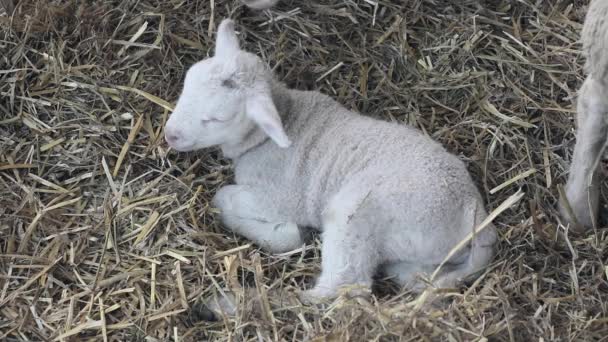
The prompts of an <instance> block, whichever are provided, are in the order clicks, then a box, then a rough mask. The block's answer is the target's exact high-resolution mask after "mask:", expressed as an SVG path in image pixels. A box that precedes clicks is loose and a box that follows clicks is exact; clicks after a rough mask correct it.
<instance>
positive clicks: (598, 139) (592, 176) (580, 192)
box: [560, 76, 608, 227]
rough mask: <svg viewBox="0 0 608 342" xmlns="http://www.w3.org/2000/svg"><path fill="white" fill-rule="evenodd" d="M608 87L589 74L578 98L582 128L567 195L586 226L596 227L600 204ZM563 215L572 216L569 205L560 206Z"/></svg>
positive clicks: (569, 220)
mask: <svg viewBox="0 0 608 342" xmlns="http://www.w3.org/2000/svg"><path fill="white" fill-rule="evenodd" d="M607 94H608V87H606V86H605V85H604V84H602V83H601V82H598V81H596V80H594V79H593V78H592V76H589V77H587V79H586V80H585V83H584V84H583V86H582V87H581V90H580V94H579V99H578V108H577V111H578V116H577V122H578V128H577V133H576V145H575V147H574V156H573V158H572V164H571V166H570V175H569V177H568V183H567V184H566V197H567V199H568V202H569V204H570V206H571V208H572V213H573V214H574V216H575V218H576V220H577V221H578V222H579V223H580V224H582V225H584V226H585V227H591V226H593V222H594V221H596V219H597V214H598V206H599V203H598V202H599V191H600V189H599V188H600V179H599V174H598V164H599V160H600V159H601V158H602V155H601V154H602V151H603V149H604V146H605V145H606V139H607V136H608V101H607V99H606V95H607ZM560 212H561V214H562V217H564V219H566V220H567V221H568V222H572V221H573V220H572V218H571V217H570V214H569V212H568V210H566V208H565V206H563V205H562V206H561V207H560Z"/></svg>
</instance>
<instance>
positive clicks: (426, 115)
mask: <svg viewBox="0 0 608 342" xmlns="http://www.w3.org/2000/svg"><path fill="white" fill-rule="evenodd" d="M9 2H10V1H8V0H4V1H3V3H9ZM15 2H16V1H15ZM319 2H321V1H304V0H284V1H283V2H282V4H280V5H279V6H278V7H277V8H275V9H274V10H272V11H270V12H255V11H251V10H249V9H246V8H244V7H243V6H241V5H240V3H238V2H237V1H235V0H227V1H220V0H215V1H214V0H201V1H193V0H192V1H191V0H186V1H183V0H170V1H161V0H137V1H136V0H128V1H118V0H115V1H109V0H106V1H76V0H72V1H52V0H28V1H20V2H19V4H17V5H16V6H15V7H14V9H12V8H11V9H9V13H14V14H13V15H12V16H10V15H7V14H6V12H5V13H4V14H2V15H0V25H1V31H0V35H1V38H0V49H1V51H2V53H1V54H0V94H1V95H0V218H1V220H0V253H1V254H0V340H3V341H42V340H63V341H70V340H73V341H76V340H88V339H90V340H114V341H169V340H170V341H178V340H179V341H193V340H194V341H201V340H220V341H222V340H225V341H228V340H230V341H232V340H235V341H244V340H268V341H269V340H276V341H279V340H281V341H304V340H315V341H325V340H327V341H342V340H353V341H364V340H379V339H382V340H385V339H395V340H398V339H402V340H408V341H417V340H445V341H460V340H479V341H482V340H486V338H487V339H491V340H496V341H527V340H539V338H542V339H544V340H596V339H599V338H601V337H604V336H606V335H607V334H608V326H607V322H608V314H607V312H606V311H607V310H608V308H607V306H606V303H607V302H608V287H607V283H606V281H607V273H608V268H607V267H606V266H605V265H604V262H605V260H606V252H605V251H606V244H607V243H608V240H607V237H606V234H605V231H603V230H598V231H597V232H590V233H586V234H582V235H581V234H575V233H573V232H567V231H566V230H565V228H564V227H563V226H561V225H559V224H558V223H559V220H558V218H557V216H556V212H555V209H554V207H555V204H556V201H557V198H558V185H560V184H563V183H564V181H565V173H566V172H567V161H569V160H570V154H571V151H572V146H573V139H574V134H573V133H574V130H573V114H574V106H573V104H574V100H575V95H576V90H577V88H578V86H579V85H580V84H581V81H582V70H581V66H582V62H583V61H582V59H581V56H580V52H579V48H580V46H579V44H578V38H579V32H580V29H581V22H582V19H583V16H584V14H585V10H586V7H587V1H577V0H563V1H532V0H521V1H509V0H503V1H501V0H488V1H483V2H482V3H479V2H478V1H473V0H460V1H455V0H404V1H396V0H395V1H385V0H380V1H376V0H374V1H369V0H365V1H363V0H362V1H337V0H332V1H323V3H325V5H318V4H317V3H319ZM226 16H230V17H232V18H235V19H236V20H237V29H238V30H239V31H240V32H241V41H242V42H243V46H244V48H246V49H247V50H249V51H252V52H255V53H257V54H258V55H260V56H262V57H263V58H264V59H265V60H266V61H268V62H269V64H270V65H271V66H272V67H273V68H274V70H275V71H276V73H277V74H278V75H279V77H280V78H281V79H282V80H284V81H285V82H287V83H288V84H289V85H290V86H293V87H297V88H300V89H319V90H321V91H322V92H324V93H327V94H331V95H332V96H333V97H334V98H336V99H337V100H338V101H340V102H341V103H343V104H344V105H346V106H347V107H349V108H353V109H356V110H359V111H362V112H365V113H369V115H373V116H376V117H380V118H384V119H386V120H392V121H396V122H401V123H404V124H405V123H408V124H412V125H414V126H416V127H418V128H420V129H421V130H423V131H425V132H426V133H427V134H429V135H430V136H432V137H433V138H434V139H436V140H438V141H440V142H442V143H443V144H444V145H445V146H447V148H448V149H449V150H450V151H452V152H454V153H456V154H458V155H459V156H460V157H461V158H462V159H463V160H464V161H465V162H466V163H467V165H468V168H469V170H470V171H471V173H472V174H473V176H474V179H475V180H476V181H477V184H478V185H479V188H480V189H481V191H482V193H483V194H484V197H485V198H486V199H487V203H488V208H489V209H490V210H492V209H494V208H496V207H497V206H498V205H499V204H500V203H502V202H503V201H504V200H505V199H506V198H508V197H509V196H511V195H513V194H515V193H516V192H517V191H518V190H519V189H520V188H521V189H522V191H524V192H525V197H524V198H523V199H522V200H521V201H519V202H518V203H517V204H516V205H513V206H511V207H510V208H509V209H508V210H506V211H505V212H504V213H502V214H501V215H500V216H499V217H498V218H497V220H496V225H497V227H498V229H499V231H500V237H501V243H500V252H499V255H498V256H497V258H496V259H495V262H494V263H493V264H492V266H491V267H490V269H489V270H488V271H487V272H486V273H484V274H483V276H482V277H481V278H480V279H479V280H478V281H477V282H475V283H474V284H473V285H472V286H471V287H468V288H463V289H461V291H459V292H448V293H443V294H441V295H440V297H444V298H445V299H446V300H443V301H439V300H438V301H437V304H436V305H433V306H431V307H429V308H428V309H427V310H421V311H416V310H413V309H412V305H410V304H411V303H412V301H413V300H414V299H415V298H416V297H415V296H413V295H412V294H411V293H409V292H406V291H401V290H399V289H397V288H395V286H394V285H391V283H389V282H386V281H380V282H379V285H378V286H377V288H376V289H375V290H376V297H375V298H374V299H373V300H372V301H370V302H366V301H363V300H359V301H357V300H350V301H349V300H346V301H338V302H336V304H335V305H332V306H329V307H326V308H313V307H309V306H308V307H307V306H301V305H300V304H299V302H298V301H297V299H296V294H295V290H296V289H299V288H304V287H307V286H310V283H311V281H312V279H313V278H312V277H313V276H314V275H315V274H316V273H318V271H319V260H320V259H319V258H320V253H319V249H318V246H319V245H318V241H317V243H316V244H314V245H311V246H309V248H307V249H306V250H304V251H296V252H294V253H288V254H286V255H281V256H270V255H268V254H266V253H264V252H263V251H260V250H258V249H257V248H256V247H255V246H253V245H251V244H249V242H248V241H245V240H243V239H240V238H238V237H235V236H233V235H232V234H227V233H225V232H223V231H222V229H221V227H220V225H219V224H218V222H217V221H216V220H215V215H214V210H213V208H211V207H210V205H209V199H210V198H211V197H212V195H213V194H214V193H215V191H216V190H217V189H218V188H219V187H220V186H221V185H222V184H224V183H226V182H229V181H231V178H230V177H231V169H230V164H229V162H228V161H226V160H224V159H222V158H221V155H219V154H218V153H217V152H216V151H213V150H209V151H202V152H200V153H191V154H183V153H180V154H178V153H175V152H174V151H168V149H167V146H166V145H165V144H164V143H163V131H162V127H163V125H164V122H165V121H166V120H167V117H168V115H169V113H170V108H171V106H172V105H171V104H172V103H174V101H175V100H176V98H177V96H178V94H179V91H180V88H181V84H182V79H183V77H184V71H185V69H186V68H187V67H188V66H189V65H191V64H192V63H193V62H195V61H197V60H199V59H201V58H204V57H205V56H206V55H207V54H208V53H209V52H210V51H211V50H210V49H211V48H212V47H213V36H214V30H215V28H216V26H217V24H218V23H219V21H220V20H221V19H222V18H224V17H226ZM404 172H407V170H404ZM607 190H608V189H606V184H605V183H604V185H603V189H602V191H603V198H604V200H605V197H606V194H607V193H608V192H607ZM604 211H605V210H604ZM604 222H605V220H604ZM241 286H254V287H256V288H257V291H259V292H261V293H262V295H263V298H268V302H269V303H268V304H269V305H268V306H266V307H265V309H264V310H262V312H257V311H247V310H245V311H244V312H241V313H240V315H239V316H238V317H236V318H235V319H230V318H227V317H222V318H221V319H219V320H218V321H216V322H209V321H206V320H205V318H206V317H204V316H205V315H204V313H205V312H204V310H203V305H202V304H201V303H202V300H201V299H202V298H205V297H207V296H210V295H212V294H215V293H221V291H223V290H225V289H233V290H234V289H238V288H239V287H241ZM279 289H280V290H282V293H283V295H281V296H278V297H277V296H272V295H268V296H265V295H264V294H265V293H266V292H270V293H272V292H273V291H275V290H279Z"/></svg>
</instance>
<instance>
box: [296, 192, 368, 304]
mask: <svg viewBox="0 0 608 342" xmlns="http://www.w3.org/2000/svg"><path fill="white" fill-rule="evenodd" d="M366 197H367V196H366V195H365V194H361V193H356V192H354V191H350V192H349V191H345V192H343V193H342V194H341V195H338V196H336V197H335V198H334V199H333V200H332V201H331V202H330V204H329V206H328V208H327V210H326V211H325V212H324V214H323V235H322V246H321V254H322V260H321V267H322V270H321V275H320V276H319V278H318V279H317V282H316V285H315V286H314V287H313V288H312V289H310V290H308V291H305V292H303V293H302V295H301V297H300V298H301V299H302V301H304V302H306V303H314V302H318V301H320V300H323V299H331V298H335V297H337V296H338V295H339V294H340V290H346V291H347V292H348V293H349V294H351V295H366V294H368V293H370V289H371V285H372V277H373V275H374V273H375V270H376V267H377V265H378V263H379V258H380V256H379V254H378V253H379V249H378V248H377V246H376V238H374V230H373V229H370V227H369V226H368V222H366V220H365V219H364V217H365V204H364V203H363V202H364V201H365V198H366Z"/></svg>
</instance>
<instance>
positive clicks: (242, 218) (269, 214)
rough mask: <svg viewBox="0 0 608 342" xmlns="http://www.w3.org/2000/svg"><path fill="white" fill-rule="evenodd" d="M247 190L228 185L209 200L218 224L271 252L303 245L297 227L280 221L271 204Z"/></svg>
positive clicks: (248, 188) (249, 188)
mask: <svg viewBox="0 0 608 342" xmlns="http://www.w3.org/2000/svg"><path fill="white" fill-rule="evenodd" d="M259 193H260V192H256V191H255V189H253V188H251V187H248V186H241V185H228V186H225V187H223V188H221V189H220V190H219V191H218V193H217V194H216V195H215V197H214V198H213V205H214V206H215V207H217V208H219V209H220V211H221V213H220V217H221V219H222V223H223V224H224V225H225V226H226V227H227V228H229V229H230V230H232V231H233V232H235V233H237V234H239V235H241V236H244V237H246V238H247V239H250V240H252V241H254V242H255V243H257V244H258V245H260V246H261V247H262V248H264V249H266V250H268V251H270V252H273V253H282V252H287V251H291V250H294V249H296V248H298V247H300V246H302V244H303V243H304V241H303V239H302V237H301V235H300V229H299V228H298V226H297V224H295V223H294V222H291V221H290V220H289V219H287V218H284V217H281V215H279V214H278V213H277V212H276V210H275V208H274V206H273V205H272V203H270V201H268V199H267V198H265V197H264V196H261V195H259Z"/></svg>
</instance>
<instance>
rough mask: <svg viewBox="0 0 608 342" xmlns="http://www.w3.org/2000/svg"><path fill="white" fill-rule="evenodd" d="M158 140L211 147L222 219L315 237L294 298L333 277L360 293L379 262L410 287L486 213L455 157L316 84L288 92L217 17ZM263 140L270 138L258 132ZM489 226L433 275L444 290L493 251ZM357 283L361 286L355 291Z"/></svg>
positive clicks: (184, 147) (287, 246)
mask: <svg viewBox="0 0 608 342" xmlns="http://www.w3.org/2000/svg"><path fill="white" fill-rule="evenodd" d="M165 137H166V140H167V142H168V143H169V145H170V146H171V147H172V148H174V149H176V150H178V151H191V150H196V149H200V148H204V147H209V146H213V145H219V146H220V148H221V149H222V152H223V153H224V155H225V156H227V157H229V158H231V159H232V160H233V161H234V164H235V176H236V185H227V186H224V187H223V188H221V189H220V190H219V191H218V193H217V194H216V196H215V197H214V199H213V204H214V205H215V206H216V207H217V208H219V209H220V210H221V219H222V222H223V224H224V225H225V226H226V227H227V228H229V229H231V230H232V231H234V232H235V233H238V234H240V235H242V236H244V237H246V238H248V239H250V240H253V241H254V242H256V243H257V244H259V245H260V246H261V247H263V248H265V249H267V250H269V251H271V252H277V253H278V252H285V251H290V250H293V249H296V248H299V247H301V246H302V244H303V243H304V241H303V238H302V235H301V229H303V228H304V227H315V228H316V229H319V230H321V231H322V232H323V234H322V273H321V275H320V277H319V278H318V281H317V284H316V286H315V287H314V288H313V289H312V290H309V291H307V292H305V293H304V294H303V296H302V298H303V299H304V300H305V301H316V300H319V299H321V298H331V297H335V296H337V295H338V294H339V289H340V288H341V287H344V286H348V287H349V288H351V289H352V288H353V286H360V287H359V290H356V291H355V293H368V290H369V288H370V285H371V283H372V276H373V275H374V273H375V272H376V271H383V272H384V273H385V274H387V275H389V276H394V277H395V279H396V280H397V281H398V282H399V283H401V284H403V285H406V286H408V287H410V288H413V289H414V290H420V289H422V288H423V286H424V282H423V281H420V279H419V277H417V274H419V273H425V274H430V273H432V272H433V271H434V270H435V268H436V267H437V265H438V264H440V263H441V262H442V261H443V259H444V258H445V257H446V256H447V254H448V252H449V251H450V250H451V249H452V248H453V247H454V246H455V245H456V244H458V243H459V242H460V241H462V240H463V239H464V238H465V237H466V236H467V235H468V234H470V233H471V232H473V230H474V229H475V227H476V226H478V225H479V223H481V222H482V221H483V220H484V219H485V218H486V216H487V214H486V211H485V210H484V206H483V201H482V199H481V196H480V194H479V192H478V190H477V188H476V186H475V185H474V184H473V182H472V180H471V177H470V176H469V174H468V172H467V170H466V168H465V165H464V164H463V163H462V162H461V161H460V160H459V159H458V158H457V157H455V156H454V155H452V154H450V153H448V152H447V151H446V150H445V149H444V148H443V147H442V146H441V145H440V144H438V143H436V142H434V141H433V140H431V139H430V138H428V137H427V136H425V135H423V134H422V133H421V132H419V131H418V130H415V129H414V128H411V127H408V126H405V125H398V124H394V123H388V122H384V121H379V120H375V119H372V118H369V117H365V116H361V115H359V114H357V113H354V112H351V111H349V110H347V109H346V108H344V107H343V106H342V105H340V104H339V103H337V102H336V101H334V100H332V99H331V98H330V97H328V96H325V95H323V94H320V93H318V92H310V91H298V90H292V89H287V88H286V87H285V86H284V85H283V84H281V83H279V82H278V81H276V80H275V79H274V78H273V75H272V74H271V72H270V70H269V68H268V67H267V66H266V65H265V64H264V63H263V62H262V60H261V59H260V58H258V57H257V56H255V55H253V54H251V53H248V52H245V51H242V50H240V48H239V43H238V38H237V36H236V34H235V32H234V23H233V22H232V21H231V20H224V21H222V23H221V24H220V26H219V28H218V33H217V41H216V50H215V56H214V57H212V58H209V59H205V60H203V61H200V62H198V63H196V64H194V65H193V66H192V67H191V68H190V70H188V73H187V75H186V79H185V84H184V89H183V92H182V94H181V96H180V98H179V100H178V102H177V105H176V108H175V111H174V112H173V114H172V115H171V117H170V119H169V121H168V122H167V125H166V128H165ZM269 137H270V139H269ZM495 241H496V232H495V228H494V227H493V226H489V227H488V228H487V229H485V230H482V231H480V232H477V235H476V236H475V237H474V239H473V240H472V243H470V244H469V245H468V246H467V247H466V248H464V249H462V250H461V251H460V252H459V253H457V255H455V256H454V257H453V258H451V260H449V262H448V263H447V264H446V265H445V266H444V267H443V271H442V272H440V273H439V274H438V276H437V277H436V278H435V281H434V285H435V286H437V287H453V286H455V285H456V284H457V283H458V282H459V281H460V280H462V279H463V278H465V277H467V276H470V275H472V274H473V273H476V272H477V271H480V270H482V269H483V268H484V267H485V266H486V265H487V264H488V263H489V262H490V261H491V259H492V257H493V254H494V244H495ZM361 287H362V288H361Z"/></svg>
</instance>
